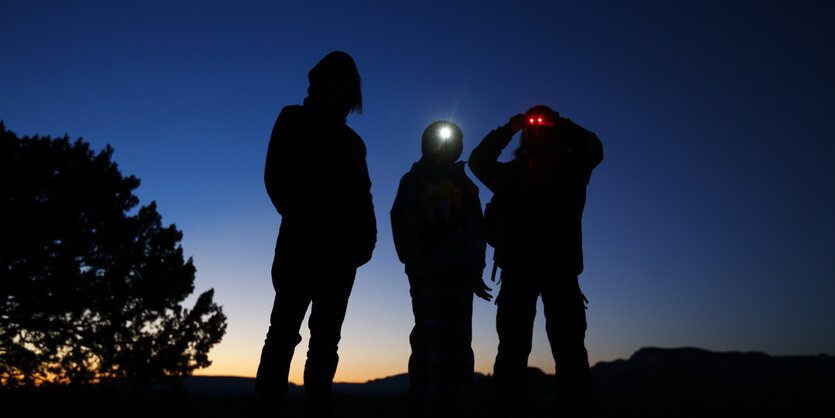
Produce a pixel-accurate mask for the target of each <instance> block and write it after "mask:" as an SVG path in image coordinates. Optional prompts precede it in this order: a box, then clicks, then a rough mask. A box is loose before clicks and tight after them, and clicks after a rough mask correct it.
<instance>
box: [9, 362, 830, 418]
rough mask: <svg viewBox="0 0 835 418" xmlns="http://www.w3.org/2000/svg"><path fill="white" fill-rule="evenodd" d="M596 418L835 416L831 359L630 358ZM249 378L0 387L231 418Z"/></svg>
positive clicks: (31, 401)
mask: <svg viewBox="0 0 835 418" xmlns="http://www.w3.org/2000/svg"><path fill="white" fill-rule="evenodd" d="M591 373H592V379H593V383H594V386H595V393H596V395H597V401H598V410H597V416H598V417H601V418H608V417H612V418H615V417H659V418H660V417H711V416H717V417H719V416H721V417H757V418H761V417H787V416H790V417H797V418H802V417H819V416H835V399H833V397H832V393H835V356H832V355H823V354H822V355H817V356H769V355H767V354H763V353H757V352H744V353H743V352H711V351H707V350H702V349H697V348H675V349H663V348H644V349H641V350H638V351H637V352H636V353H635V354H633V355H632V356H631V357H630V358H629V359H624V360H616V361H611V362H601V363H598V364H596V365H595V366H594V367H592V369H591ZM527 378H528V385H529V386H528V387H529V388H530V392H529V395H530V396H529V399H528V402H529V405H530V410H529V412H530V413H531V415H530V416H531V417H534V418H536V417H546V416H548V413H549V411H550V409H549V408H550V406H551V405H552V403H553V399H552V398H551V396H552V395H551V394H552V391H551V390H550V389H549V386H550V385H551V384H553V375H550V374H546V373H544V372H542V371H541V370H538V369H534V368H530V369H528V375H527ZM491 383H492V382H491V378H490V377H489V376H485V375H482V374H479V373H476V375H475V378H474V380H473V399H472V400H471V404H470V408H471V410H472V412H473V416H474V417H489V416H490V415H489V413H490V412H491V408H490V403H489V402H487V403H482V402H485V401H489V400H490V397H491V386H492V385H491ZM254 387H255V386H254V379H251V378H239V377H206V376H193V377H190V378H188V379H185V381H184V386H183V388H182V391H181V392H170V391H162V390H158V391H149V392H134V391H128V390H125V389H124V388H120V387H118V386H115V385H109V386H105V385H99V386H83V387H79V388H51V389H48V390H29V391H23V392H21V391H9V390H0V404H1V405H3V411H4V412H6V411H9V413H10V414H9V415H8V416H15V415H14V413H19V414H20V415H21V416H23V415H25V416H27V417H50V416H59V415H60V416H62V417H82V416H83V417H111V416H114V414H116V413H118V415H119V416H129V417H134V416H135V417H140V416H154V417H183V416H200V417H206V418H208V417H231V416H243V415H242V414H245V413H246V411H248V410H250V408H251V407H252V405H253V401H254ZM333 390H334V407H335V410H334V416H335V417H363V418H365V417H371V418H373V417H380V418H382V417H386V418H397V417H405V416H407V398H408V376H407V375H406V374H400V375H396V376H391V377H386V378H381V379H375V380H372V381H369V382H367V383H336V384H334V387H333ZM301 412H302V390H301V388H300V387H298V386H295V385H291V387H290V397H289V399H288V416H291V417H296V416H299V417H300V416H302V415H301Z"/></svg>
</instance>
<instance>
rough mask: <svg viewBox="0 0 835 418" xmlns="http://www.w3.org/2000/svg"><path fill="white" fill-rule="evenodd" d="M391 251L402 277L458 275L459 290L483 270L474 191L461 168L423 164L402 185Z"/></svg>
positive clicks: (460, 164) (479, 215) (393, 221)
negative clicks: (403, 269)
mask: <svg viewBox="0 0 835 418" xmlns="http://www.w3.org/2000/svg"><path fill="white" fill-rule="evenodd" d="M391 226H392V234H393V237H394V245H395V248H396V250H397V255H398V257H399V258H400V261H401V262H403V264H405V266H406V272H407V273H409V274H410V275H411V274H412V273H413V272H418V271H420V272H429V273H436V274H437V273H441V275H447V274H453V275H455V274H457V275H461V276H466V277H462V278H461V279H462V284H464V283H469V282H468V281H466V280H468V279H470V278H471V277H473V276H477V277H481V274H482V272H483V270H484V252H485V248H486V244H485V237H484V226H483V217H482V213H481V202H480V201H479V198H478V187H477V186H476V185H475V184H474V183H473V182H472V181H471V180H470V179H469V178H468V177H467V175H466V173H465V172H464V162H458V163H455V164H453V165H451V166H448V167H438V166H436V165H434V164H432V163H431V162H429V161H428V160H427V159H426V158H422V159H421V160H420V161H418V162H416V163H414V164H413V165H412V169H411V170H410V171H409V172H408V173H406V174H405V175H404V176H403V177H402V178H401V180H400V186H399V188H398V189H397V197H396V198H395V200H394V204H393V206H392V209H391Z"/></svg>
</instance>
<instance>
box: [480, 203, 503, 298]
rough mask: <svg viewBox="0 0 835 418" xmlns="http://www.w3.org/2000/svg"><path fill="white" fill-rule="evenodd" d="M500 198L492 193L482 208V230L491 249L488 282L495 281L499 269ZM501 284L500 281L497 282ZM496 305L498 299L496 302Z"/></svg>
mask: <svg viewBox="0 0 835 418" xmlns="http://www.w3.org/2000/svg"><path fill="white" fill-rule="evenodd" d="M501 202H502V198H500V197H497V196H496V194H495V193H493V197H491V198H490V201H489V202H487V205H486V206H485V207H484V229H485V235H486V236H487V244H488V245H490V246H491V247H493V272H492V273H491V274H490V281H493V282H495V281H496V270H497V269H498V268H499V264H500V260H501V258H500V257H501V254H500V253H501V251H500V249H499V248H500V246H501V243H500V242H499V238H500V237H501V231H500V229H501V228H500V225H501V217H502V213H501V212H502V203H501ZM499 283H501V279H500V280H499ZM496 302H497V303H498V299H497V300H496Z"/></svg>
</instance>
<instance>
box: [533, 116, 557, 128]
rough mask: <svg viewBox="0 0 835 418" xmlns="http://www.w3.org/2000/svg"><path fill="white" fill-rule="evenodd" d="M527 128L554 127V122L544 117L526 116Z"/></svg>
mask: <svg viewBox="0 0 835 418" xmlns="http://www.w3.org/2000/svg"><path fill="white" fill-rule="evenodd" d="M528 126H529V127H534V126H550V127H553V126H554V120H553V119H550V118H548V117H547V116H545V115H528Z"/></svg>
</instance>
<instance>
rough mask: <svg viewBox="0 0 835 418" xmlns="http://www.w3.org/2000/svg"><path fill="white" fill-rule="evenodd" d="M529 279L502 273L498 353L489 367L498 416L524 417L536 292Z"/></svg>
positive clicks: (498, 314) (499, 297)
mask: <svg viewBox="0 0 835 418" xmlns="http://www.w3.org/2000/svg"><path fill="white" fill-rule="evenodd" d="M529 279H530V278H528V277H526V276H525V275H523V274H520V273H519V272H514V271H508V270H507V269H505V270H503V271H502V287H501V290H500V291H499V296H498V298H497V300H496V304H497V305H498V312H497V313H496V331H497V332H498V335H499V349H498V353H497V354H496V363H495V365H494V366H493V377H494V379H495V383H496V391H497V392H496V397H497V400H498V401H499V408H498V412H499V415H500V416H524V414H525V408H526V395H527V387H526V386H527V385H526V379H527V367H528V355H530V352H531V344H532V339H533V323H534V319H535V318H536V299H537V296H538V292H537V291H536V289H535V288H534V286H532V285H531V284H530V283H528V282H526V281H527V280H529Z"/></svg>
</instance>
